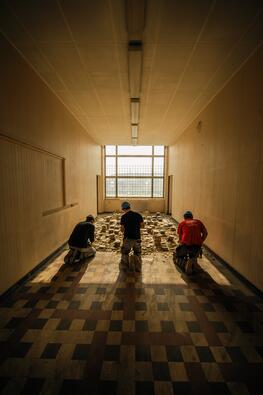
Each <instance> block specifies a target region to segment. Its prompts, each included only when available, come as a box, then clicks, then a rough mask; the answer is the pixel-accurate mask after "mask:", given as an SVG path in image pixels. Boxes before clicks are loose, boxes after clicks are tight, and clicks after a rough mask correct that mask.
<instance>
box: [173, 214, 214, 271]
mask: <svg viewBox="0 0 263 395" xmlns="http://www.w3.org/2000/svg"><path fill="white" fill-rule="evenodd" d="M177 232H178V235H179V243H180V245H179V247H177V248H176V250H175V252H174V260H175V263H177V264H178V265H179V266H181V267H182V266H183V267H182V268H183V269H184V270H185V272H186V273H187V274H191V273H192V271H193V270H195V269H197V264H196V263H197V257H198V255H199V254H200V251H201V247H202V244H203V242H204V241H205V239H206V237H207V234H208V233H207V230H206V228H205V226H204V224H203V223H202V222H201V221H200V220H199V219H194V218H193V214H192V213H191V211H186V212H185V213H184V221H182V222H180V224H179V226H178V230H177ZM187 257H188V258H189V259H188V260H187ZM185 263H186V266H185V267H184V265H185Z"/></svg>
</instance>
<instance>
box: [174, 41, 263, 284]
mask: <svg viewBox="0 0 263 395" xmlns="http://www.w3.org/2000/svg"><path fill="white" fill-rule="evenodd" d="M262 70H263V47H261V48H260V49H259V50H258V51H257V52H256V53H255V54H254V55H253V57H252V58H250V59H249V61H248V62H247V63H246V64H245V65H244V66H243V67H242V69H241V70H240V71H239V72H238V73H237V74H236V75H235V76H234V77H233V78H232V80H231V81H230V82H229V83H228V84H227V85H226V86H225V87H224V89H223V90H222V91H221V92H220V93H219V94H218V95H217V96H216V97H215V98H214V100H213V101H212V102H211V103H210V104H209V105H208V106H207V107H206V109H205V110H203V111H202V113H201V114H200V116H199V117H198V118H197V119H196V120H195V121H194V122H193V123H192V125H190V126H189V127H188V128H187V130H185V132H184V133H183V135H182V136H181V138H180V139H179V140H178V141H177V142H176V144H175V145H174V146H172V147H171V148H170V155H169V157H170V166H169V174H172V175H174V177H173V178H174V183H173V205H172V213H173V216H174V217H175V218H176V219H177V220H181V215H182V213H183V212H184V211H185V210H186V209H190V210H193V212H194V215H195V216H196V217H199V218H200V219H202V220H203V221H204V222H205V224H206V225H207V228H208V232H209V237H208V239H207V245H208V246H209V247H210V248H211V249H212V250H213V251H215V252H216V253H217V254H218V255H219V256H221V257H222V258H223V259H224V260H225V261H227V262H228V263H229V264H230V265H231V266H232V267H233V268H234V269H235V270H237V271H238V272H239V273H241V274H242V275H243V276H244V277H246V278H247V279H248V280H249V281H250V282H251V283H253V284H254V285H255V286H256V287H258V288H259V289H261V290H263V271H262V267H263V251H262V241H263V204H262V202H263V108H262V107H263V73H262Z"/></svg>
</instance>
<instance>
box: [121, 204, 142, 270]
mask: <svg viewBox="0 0 263 395" xmlns="http://www.w3.org/2000/svg"><path fill="white" fill-rule="evenodd" d="M121 208H122V211H124V214H123V216H122V217H121V231H122V232H123V244H122V247H121V263H120V269H124V270H127V269H128V268H129V253H130V251H131V249H133V252H134V266H135V270H136V271H137V272H140V271H141V266H142V257H141V231H140V230H141V228H143V227H144V223H143V218H142V216H141V214H139V213H136V212H135V211H132V210H131V205H130V203H129V202H123V203H122V205H121Z"/></svg>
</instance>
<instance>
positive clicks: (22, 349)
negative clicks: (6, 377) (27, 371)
mask: <svg viewBox="0 0 263 395" xmlns="http://www.w3.org/2000/svg"><path fill="white" fill-rule="evenodd" d="M32 344H33V343H26V342H18V343H16V344H15V345H14V347H13V348H12V349H11V350H10V352H9V357H12V358H25V356H26V355H27V353H28V351H29V349H30V348H31V346H32Z"/></svg>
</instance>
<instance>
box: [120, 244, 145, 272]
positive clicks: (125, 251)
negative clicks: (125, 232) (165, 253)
mask: <svg viewBox="0 0 263 395" xmlns="http://www.w3.org/2000/svg"><path fill="white" fill-rule="evenodd" d="M131 250H133V253H134V258H133V262H134V266H135V267H134V268H135V270H136V271H138V272H140V271H141V267H142V257H141V239H136V240H135V239H123V244H122V247H121V263H120V269H124V270H127V269H131V268H130V260H129V254H130V252H131ZM130 258H131V257H130Z"/></svg>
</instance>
